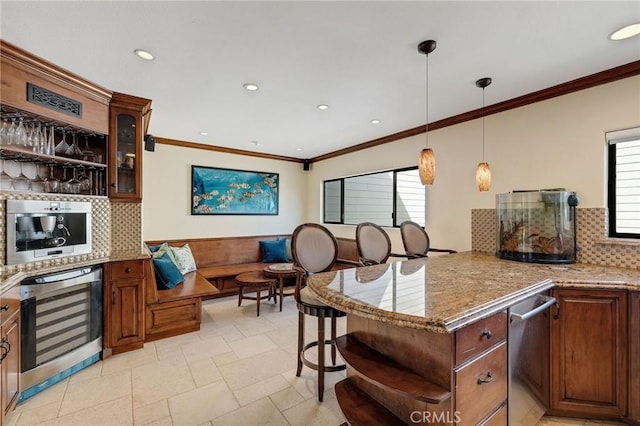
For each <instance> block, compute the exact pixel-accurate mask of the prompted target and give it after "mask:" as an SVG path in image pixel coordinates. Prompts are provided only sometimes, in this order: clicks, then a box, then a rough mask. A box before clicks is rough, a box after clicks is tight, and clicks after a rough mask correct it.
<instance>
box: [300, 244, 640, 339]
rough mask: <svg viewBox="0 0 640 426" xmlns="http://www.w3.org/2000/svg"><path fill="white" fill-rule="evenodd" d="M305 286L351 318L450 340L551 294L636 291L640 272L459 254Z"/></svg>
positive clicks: (321, 278) (316, 279) (322, 276)
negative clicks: (483, 321) (468, 327)
mask: <svg viewBox="0 0 640 426" xmlns="http://www.w3.org/2000/svg"><path fill="white" fill-rule="evenodd" d="M307 284H308V286H309V288H310V289H311V290H312V291H313V292H314V293H315V294H316V295H317V296H318V297H319V298H320V300H322V301H323V302H325V303H327V304H328V305H330V306H332V307H334V308H336V309H340V310H342V311H344V312H347V313H349V314H354V315H357V316H361V317H364V318H368V319H373V320H376V321H380V322H383V323H391V324H394V325H397V326H400V327H407V328H415V329H424V330H429V331H433V332H438V333H451V332H454V331H455V330H458V329H460V328H462V327H464V326H466V325H468V324H470V323H472V322H475V321H477V320H479V319H482V318H485V317H488V316H490V315H492V314H494V313H496V312H499V311H502V310H505V309H506V308H508V307H509V306H511V305H513V304H514V303H517V302H519V301H521V300H524V299H526V298H528V297H530V296H532V295H534V294H538V293H540V292H543V291H546V290H549V289H551V288H553V287H588V288H592V289H593V288H602V289H608V290H613V289H620V290H625V289H626V290H636V291H640V271H639V270H634V269H624V268H616V267H605V266H596V265H588V264H581V263H575V264H569V265H548V264H531V263H519V262H514V261H510V260H503V259H498V258H497V257H495V256H493V255H491V254H486V253H478V252H463V253H457V254H451V255H445V256H434V257H430V258H427V259H413V260H405V261H398V262H392V263H386V264H382V265H375V266H367V267H360V268H353V269H345V270H340V271H332V272H325V273H319V274H314V275H311V276H310V277H309V278H308V281H307Z"/></svg>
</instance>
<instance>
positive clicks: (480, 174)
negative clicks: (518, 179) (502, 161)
mask: <svg viewBox="0 0 640 426" xmlns="http://www.w3.org/2000/svg"><path fill="white" fill-rule="evenodd" d="M490 84H491V79H490V78H489V77H485V78H481V79H480V80H478V81H476V86H477V87H480V88H481V89H482V108H483V109H484V89H485V87H487V86H488V85H490ZM484 116H485V112H484V111H482V162H481V163H479V164H478V168H477V169H476V183H477V184H478V190H479V191H480V192H484V191H488V190H489V188H490V187H491V169H489V163H487V162H485V161H484Z"/></svg>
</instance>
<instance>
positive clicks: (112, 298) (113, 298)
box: [111, 291, 116, 305]
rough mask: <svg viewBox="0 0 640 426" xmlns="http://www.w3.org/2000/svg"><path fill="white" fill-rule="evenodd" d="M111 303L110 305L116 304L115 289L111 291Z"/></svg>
mask: <svg viewBox="0 0 640 426" xmlns="http://www.w3.org/2000/svg"><path fill="white" fill-rule="evenodd" d="M111 304H112V305H115V304H116V292H115V291H112V292H111Z"/></svg>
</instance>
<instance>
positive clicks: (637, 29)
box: [609, 22, 640, 41]
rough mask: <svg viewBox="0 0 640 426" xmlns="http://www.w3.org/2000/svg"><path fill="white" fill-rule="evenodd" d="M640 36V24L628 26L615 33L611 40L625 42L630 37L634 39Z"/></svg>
mask: <svg viewBox="0 0 640 426" xmlns="http://www.w3.org/2000/svg"><path fill="white" fill-rule="evenodd" d="M638 34H640V22H639V23H637V24H631V25H627V26H626V27H622V28H620V29H619V30H617V31H615V32H614V33H613V34H611V35H610V36H609V38H610V39H611V40H616V41H617V40H624V39H626V38H629V37H633V36H636V35H638Z"/></svg>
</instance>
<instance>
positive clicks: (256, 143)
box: [251, 141, 260, 146]
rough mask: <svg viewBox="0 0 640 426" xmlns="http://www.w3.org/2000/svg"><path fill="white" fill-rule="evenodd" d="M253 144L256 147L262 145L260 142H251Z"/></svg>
mask: <svg viewBox="0 0 640 426" xmlns="http://www.w3.org/2000/svg"><path fill="white" fill-rule="evenodd" d="M251 143H252V144H253V145H254V146H258V145H260V142H258V141H251Z"/></svg>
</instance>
